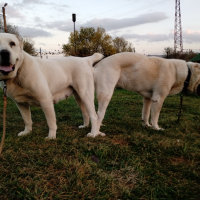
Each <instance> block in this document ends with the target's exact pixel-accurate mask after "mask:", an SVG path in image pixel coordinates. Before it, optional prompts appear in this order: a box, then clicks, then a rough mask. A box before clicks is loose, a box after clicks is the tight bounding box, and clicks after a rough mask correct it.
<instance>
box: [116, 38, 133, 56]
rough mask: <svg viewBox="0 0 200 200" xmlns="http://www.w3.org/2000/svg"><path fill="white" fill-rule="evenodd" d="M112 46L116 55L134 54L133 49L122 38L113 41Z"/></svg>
mask: <svg viewBox="0 0 200 200" xmlns="http://www.w3.org/2000/svg"><path fill="white" fill-rule="evenodd" d="M113 45H114V47H115V50H116V53H121V52H135V48H133V47H132V43H129V42H128V41H127V40H125V39H124V38H123V37H116V38H115V39H114V40H113Z"/></svg>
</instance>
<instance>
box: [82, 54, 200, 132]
mask: <svg viewBox="0 0 200 200" xmlns="http://www.w3.org/2000/svg"><path fill="white" fill-rule="evenodd" d="M186 79H187V81H186ZM94 80H95V89H96V93H97V98H98V104H99V105H98V112H97V115H98V123H97V125H98V130H99V128H100V125H101V122H102V120H103V118H104V115H105V111H106V108H107V106H108V104H109V102H110V99H111V97H112V95H113V92H114V89H115V87H116V86H117V87H121V88H124V89H126V90H130V91H133V92H137V93H138V94H140V95H141V96H143V97H144V100H143V110H142V120H143V124H144V125H146V126H152V128H154V129H156V130H160V129H161V128H160V127H159V126H158V118H159V114H160V110H161V108H162V105H163V102H164V100H165V98H166V97H167V96H168V95H174V94H177V93H179V92H181V91H182V89H183V87H184V85H185V87H184V90H189V91H191V92H194V93H195V94H197V95H200V85H199V84H200V64H197V63H192V62H188V63H186V62H185V61H183V60H177V59H170V60H168V59H164V58H158V57H146V56H144V55H141V54H137V53H129V52H126V53H118V54H115V55H113V56H110V57H108V58H105V59H103V60H102V61H100V62H99V63H97V65H95V67H94ZM150 110H151V125H150V124H149V116H150ZM84 111H85V109H84V110H82V112H83V116H87V114H86V113H85V112H84ZM84 121H85V122H88V121H89V118H88V117H87V119H85V120H84ZM86 125H87V124H86ZM101 135H103V134H102V133H101Z"/></svg>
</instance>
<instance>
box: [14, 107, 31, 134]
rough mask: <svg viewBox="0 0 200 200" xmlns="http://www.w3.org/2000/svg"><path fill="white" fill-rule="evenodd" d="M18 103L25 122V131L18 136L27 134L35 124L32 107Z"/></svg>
mask: <svg viewBox="0 0 200 200" xmlns="http://www.w3.org/2000/svg"><path fill="white" fill-rule="evenodd" d="M16 104H17V107H18V109H19V111H20V113H21V115H22V118H23V120H24V123H25V129H24V131H22V132H20V133H19V134H18V136H22V135H26V134H28V133H30V132H31V131H32V124H33V123H32V119H31V112H30V107H29V106H26V105H23V104H18V103H16Z"/></svg>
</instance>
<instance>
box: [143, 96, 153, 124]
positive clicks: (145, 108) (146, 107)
mask: <svg viewBox="0 0 200 200" xmlns="http://www.w3.org/2000/svg"><path fill="white" fill-rule="evenodd" d="M151 102H152V101H151V99H148V98H145V97H144V98H143V108H142V125H143V126H148V127H151V125H150V124H149V115H150V110H151Z"/></svg>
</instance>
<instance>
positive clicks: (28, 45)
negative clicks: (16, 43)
mask: <svg viewBox="0 0 200 200" xmlns="http://www.w3.org/2000/svg"><path fill="white" fill-rule="evenodd" d="M34 44H35V43H34V41H33V40H32V39H31V38H29V37H25V38H23V50H24V51H25V52H27V53H28V54H30V55H32V56H37V54H38V53H37V52H36V50H35V48H34Z"/></svg>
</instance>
